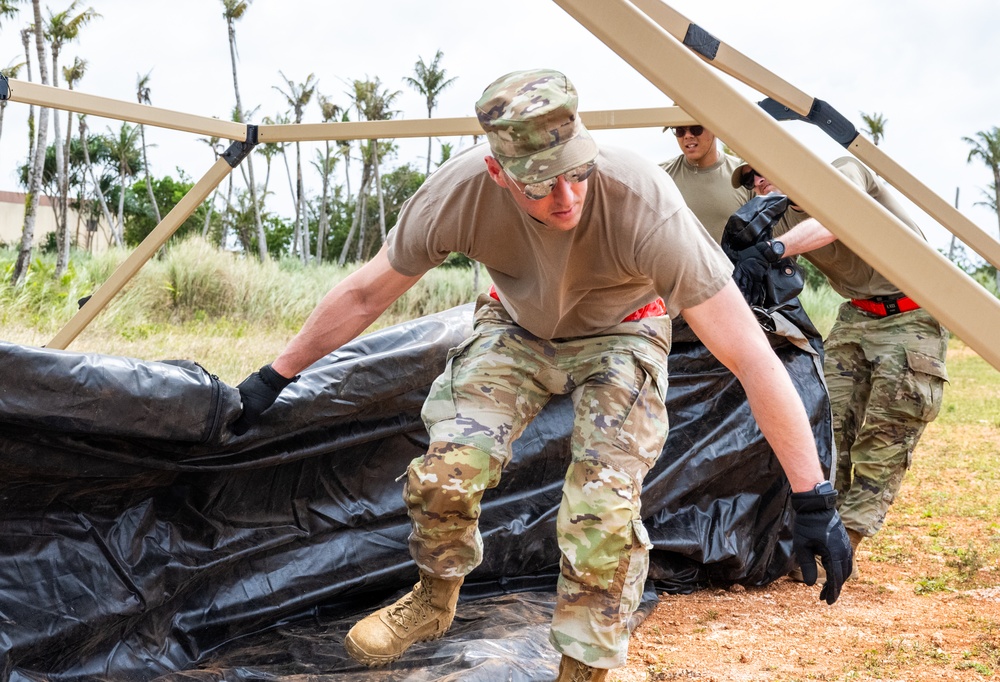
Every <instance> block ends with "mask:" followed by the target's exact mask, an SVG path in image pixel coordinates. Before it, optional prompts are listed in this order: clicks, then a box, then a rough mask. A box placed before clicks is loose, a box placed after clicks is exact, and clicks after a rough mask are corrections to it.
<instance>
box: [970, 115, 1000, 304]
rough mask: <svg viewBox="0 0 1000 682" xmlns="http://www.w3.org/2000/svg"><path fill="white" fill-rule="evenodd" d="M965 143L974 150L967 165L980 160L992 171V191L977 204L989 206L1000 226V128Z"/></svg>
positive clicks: (998, 276) (999, 277) (999, 283)
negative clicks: (983, 200) (974, 160)
mask: <svg viewBox="0 0 1000 682" xmlns="http://www.w3.org/2000/svg"><path fill="white" fill-rule="evenodd" d="M962 142H965V143H966V144H968V145H969V146H971V147H972V149H970V150H969V156H968V158H966V163H972V160H973V159H979V160H980V161H982V162H983V163H984V164H986V167H987V168H989V169H990V173H992V175H993V182H992V183H991V184H990V188H989V189H990V191H989V192H986V191H984V192H983V194H984V195H985V196H986V199H987V200H986V201H985V202H977V204H976V205H977V206H987V207H989V208H992V209H993V212H994V213H996V216H997V223H998V225H1000V128H997V127H996V126H993V128H992V130H980V131H979V132H978V133H976V136H975V137H963V138H962ZM996 281H997V288H998V289H1000V269H998V270H997V273H996Z"/></svg>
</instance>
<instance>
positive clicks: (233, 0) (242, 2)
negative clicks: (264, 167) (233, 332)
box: [222, 0, 267, 262]
mask: <svg viewBox="0 0 1000 682" xmlns="http://www.w3.org/2000/svg"><path fill="white" fill-rule="evenodd" d="M251 1H252V0H222V7H223V12H222V16H223V17H224V18H225V20H226V26H227V27H228V30H229V57H230V59H231V61H232V64H233V91H234V92H235V93H236V112H237V115H238V116H239V118H237V122H238V123H244V122H245V121H244V119H243V100H242V99H241V98H240V82H239V79H238V78H237V76H236V22H237V21H239V20H240V19H242V18H243V15H244V14H246V11H247V8H249V7H250V2H251ZM247 172H248V174H249V176H250V179H249V181H248V185H249V190H250V203H251V205H252V206H253V218H254V226H255V227H256V229H257V251H258V255H259V256H260V260H261V262H263V261H265V260H267V239H266V238H265V235H264V224H263V222H262V221H261V219H260V204H259V203H258V202H257V185H256V184H255V181H254V177H253V154H248V155H247Z"/></svg>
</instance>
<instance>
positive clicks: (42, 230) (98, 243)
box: [0, 191, 111, 253]
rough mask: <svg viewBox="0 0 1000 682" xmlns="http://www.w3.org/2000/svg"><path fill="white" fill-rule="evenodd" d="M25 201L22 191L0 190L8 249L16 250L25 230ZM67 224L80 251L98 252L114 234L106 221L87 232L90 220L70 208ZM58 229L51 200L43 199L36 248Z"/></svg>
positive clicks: (0, 233)
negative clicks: (13, 248) (50, 233)
mask: <svg viewBox="0 0 1000 682" xmlns="http://www.w3.org/2000/svg"><path fill="white" fill-rule="evenodd" d="M24 200H25V195H24V194H22V193H20V192H3V191H0V242H3V243H4V244H6V245H7V246H9V247H15V248H16V247H17V246H19V245H20V244H21V234H22V231H23V230H24ZM67 223H68V225H69V233H70V238H71V239H72V240H73V243H74V244H76V246H77V248H79V249H82V250H85V251H90V252H91V253H99V252H101V251H105V250H106V249H107V248H108V244H109V243H110V235H111V232H110V230H109V229H108V226H107V224H106V223H105V222H104V219H103V218H102V219H101V220H100V221H99V222H98V223H97V224H96V225H94V226H93V227H94V228H96V229H95V230H88V229H87V221H86V220H84V219H83V218H81V217H80V216H79V214H77V212H76V211H75V210H73V209H72V208H70V209H69V217H68V219H67ZM55 230H56V217H55V213H54V212H53V211H52V200H51V199H50V198H49V197H47V196H42V198H41V199H40V200H39V202H38V214H37V215H36V217H35V235H34V243H35V245H36V246H39V245H41V244H43V243H45V240H46V238H47V237H46V235H48V233H49V232H55Z"/></svg>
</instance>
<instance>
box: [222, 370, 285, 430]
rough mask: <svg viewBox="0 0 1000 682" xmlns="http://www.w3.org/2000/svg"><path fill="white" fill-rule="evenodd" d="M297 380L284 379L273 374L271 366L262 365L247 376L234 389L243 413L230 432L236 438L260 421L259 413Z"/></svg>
mask: <svg viewBox="0 0 1000 682" xmlns="http://www.w3.org/2000/svg"><path fill="white" fill-rule="evenodd" d="M298 380H299V377H298V376H295V377H293V378H291V379H286V378H285V377H283V376H281V375H280V374H278V373H277V372H275V371H274V369H273V368H272V367H271V365H264V366H263V367H261V368H260V369H259V370H257V371H256V372H254V373H253V374H251V375H250V376H248V377H247V378H246V379H244V380H243V381H242V382H240V385H239V386H237V387H236V388H237V389H239V391H240V400H241V401H242V402H243V413H242V414H241V415H240V417H239V419H237V420H236V421H235V422H233V424H232V426H230V427H229V428H230V430H231V431H232V432H233V433H235V434H236V435H237V436H242V435H243V434H244V433H246V432H247V431H248V430H249V429H250V427H251V426H254V425H255V424H257V422H259V421H260V415H261V413H262V412H263V411H264V410H266V409H267V408H269V407H271V405H273V404H274V401H275V400H277V399H278V394H279V393H281V391H282V390H283V389H284V388H285V386H287V385H288V384H290V383H292V382H293V381H298Z"/></svg>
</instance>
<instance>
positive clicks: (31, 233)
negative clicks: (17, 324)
mask: <svg viewBox="0 0 1000 682" xmlns="http://www.w3.org/2000/svg"><path fill="white" fill-rule="evenodd" d="M31 6H32V10H33V11H34V15H35V24H34V27H35V49H36V50H37V52H38V73H39V77H40V78H41V80H42V85H48V84H49V72H48V65H47V64H46V62H45V36H44V34H43V30H42V28H43V27H42V7H41V3H40V0H31ZM48 133H49V110H48V109H47V108H45V107H41V108H40V111H39V113H38V136H37V139H36V140H35V149H34V154H35V155H34V158H33V159H32V163H31V172H30V173H29V175H28V196H27V197H26V198H25V202H24V204H25V207H24V228H23V229H22V231H21V248H20V249H19V250H18V253H17V261H16V262H15V263H14V270H13V272H12V273H11V278H10V283H11V285H14V286H16V285H18V284H20V283H21V280H22V279H24V276H25V274H27V272H28V264H29V263H30V262H31V247H32V245H33V244H34V240H35V218H36V217H37V215H38V200H39V190H41V187H42V173H43V172H44V170H45V147H46V138H47V137H48Z"/></svg>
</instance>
